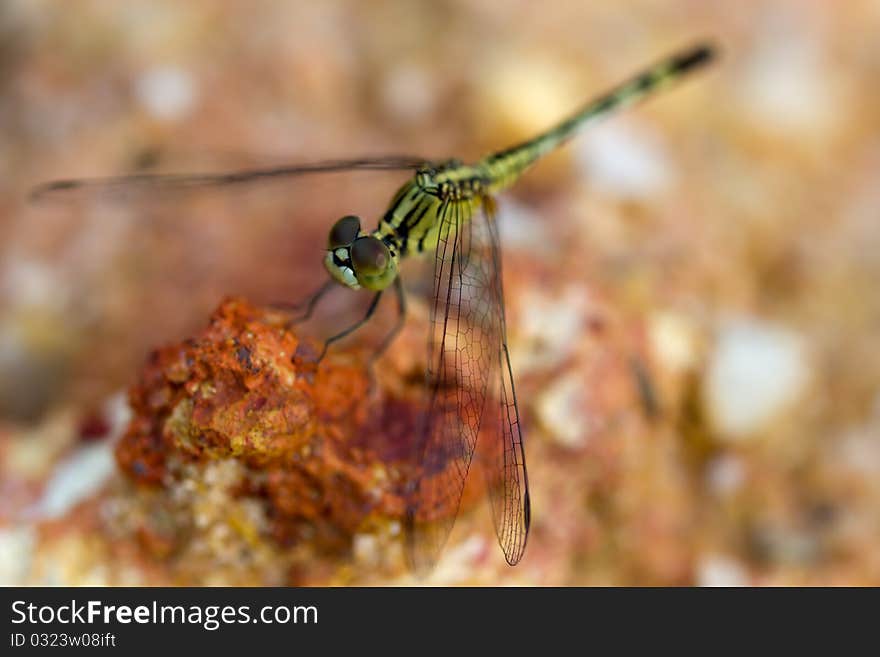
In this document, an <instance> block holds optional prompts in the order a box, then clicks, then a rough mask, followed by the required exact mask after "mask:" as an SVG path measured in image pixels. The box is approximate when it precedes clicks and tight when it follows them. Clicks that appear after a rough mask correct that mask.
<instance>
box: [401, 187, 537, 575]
mask: <svg viewBox="0 0 880 657" xmlns="http://www.w3.org/2000/svg"><path fill="white" fill-rule="evenodd" d="M471 214H472V211H471V206H470V205H469V204H467V203H450V204H449V205H448V206H447V207H445V208H444V209H443V210H442V211H441V213H440V220H441V227H440V240H439V242H438V245H437V250H436V253H435V264H434V292H433V299H432V304H431V317H430V321H431V333H430V336H429V343H428V351H429V357H428V371H427V376H426V384H427V389H428V392H429V402H428V407H427V410H426V412H425V414H424V421H423V422H422V423H421V425H420V427H419V430H418V433H417V439H416V467H417V468H418V476H417V477H416V479H415V480H414V484H413V487H412V491H411V495H410V499H409V501H408V507H409V508H408V512H407V536H408V540H407V547H408V553H409V556H410V560H411V562H412V565H413V566H414V568H415V569H416V571H421V572H424V571H426V570H428V569H430V568H431V567H432V566H433V564H434V563H435V561H436V560H437V558H438V556H439V554H440V551H441V550H442V548H443V546H444V544H445V543H446V540H447V538H448V536H449V533H450V532H451V531H452V527H453V524H454V522H455V517H456V515H457V513H458V507H459V505H460V503H461V497H462V492H463V490H464V486H465V482H466V479H467V474H468V471H469V469H470V465H471V463H472V460H473V456H474V452H475V450H476V449H477V442H478V438H480V439H481V440H487V441H489V447H490V452H491V453H493V454H494V458H491V459H490V461H491V468H490V474H489V476H488V480H489V484H490V489H491V490H492V497H493V500H498V501H497V502H493V515H494V516H495V518H496V528H497V530H498V534H499V539H500V540H501V543H502V547H503V548H504V550H505V555H506V556H507V559H508V561H510V562H511V563H515V561H516V560H517V559H518V558H519V556H520V555H521V553H522V547H523V546H524V543H525V537H524V534H525V531H526V530H527V525H528V511H527V504H528V494H527V492H525V486H526V483H525V464H524V461H523V459H522V439H521V435H520V433H519V421H518V416H517V413H516V403H515V400H514V398H513V388H512V385H511V380H510V370H509V367H508V366H507V361H506V353H507V352H506V348H505V347H504V317H503V306H502V305H501V303H502V301H501V296H500V295H501V284H500V278H499V274H500V270H499V264H500V260H499V253H498V245H497V237H498V235H497V231H496V230H495V228H494V224H493V223H492V222H493V220H494V217H493V216H492V215H491V213H477V214H476V215H475V216H474V217H472V216H471ZM502 362H503V363H504V372H503V377H502V371H501V366H502ZM502 418H504V421H503V422H502ZM502 440H504V441H507V443H506V444H505V446H503V447H502V446H501V443H500V441H502ZM517 455H518V456H517ZM517 492H519V496H518V497H517ZM524 505H525V506H524ZM516 507H519V509H520V511H519V514H520V518H519V519H517V518H516V514H515V513H514V509H515V508H516ZM524 508H525V509H526V511H523V510H522V509H524ZM520 535H521V536H520Z"/></svg>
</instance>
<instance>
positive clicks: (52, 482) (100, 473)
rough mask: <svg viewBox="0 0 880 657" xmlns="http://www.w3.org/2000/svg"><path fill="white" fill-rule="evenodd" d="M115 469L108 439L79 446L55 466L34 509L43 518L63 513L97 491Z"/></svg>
mask: <svg viewBox="0 0 880 657" xmlns="http://www.w3.org/2000/svg"><path fill="white" fill-rule="evenodd" d="M115 469H116V461H115V460H114V458H113V449H112V446H111V444H110V442H109V441H102V442H100V443H97V444H95V445H88V446H86V447H81V448H80V449H78V450H77V451H76V452H74V454H73V455H72V456H70V457H68V458H67V459H66V460H64V461H63V462H61V464H60V465H58V466H57V467H56V468H55V470H54V472H53V473H52V476H51V477H50V478H49V482H48V483H47V484H46V490H45V491H44V493H43V497H42V498H41V499H40V501H39V502H38V504H37V512H38V513H39V514H40V516H42V517H44V518H57V517H60V516H62V515H64V514H65V513H67V511H68V510H70V509H71V508H73V507H74V506H75V505H76V504H78V503H79V502H81V501H83V500H84V499H86V498H87V497H89V496H90V495H92V494H93V493H95V492H97V491H98V489H100V488H101V486H103V485H104V482H105V481H106V480H107V479H108V478H109V477H110V475H111V474H113V472H114V470H115Z"/></svg>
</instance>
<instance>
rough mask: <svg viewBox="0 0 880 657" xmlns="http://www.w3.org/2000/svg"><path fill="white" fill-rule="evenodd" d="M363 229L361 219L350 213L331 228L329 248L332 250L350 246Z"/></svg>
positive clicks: (328, 241)
mask: <svg viewBox="0 0 880 657" xmlns="http://www.w3.org/2000/svg"><path fill="white" fill-rule="evenodd" d="M360 230H361V220H360V218H359V217H355V216H354V215H352V214H350V215H347V216H345V217H343V218H342V219H340V220H339V221H337V222H336V223H335V224H333V228H331V229H330V237H329V238H328V240H327V248H328V249H330V250H331V251H332V250H333V249H338V248H339V247H342V246H348V245H349V244H351V243H352V242H354V241H355V240H356V239H357V236H358V233H359V232H360Z"/></svg>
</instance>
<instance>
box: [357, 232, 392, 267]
mask: <svg viewBox="0 0 880 657" xmlns="http://www.w3.org/2000/svg"><path fill="white" fill-rule="evenodd" d="M390 260H391V253H390V252H389V251H388V247H387V246H385V245H384V244H383V243H382V242H381V241H380V240H377V239H376V238H375V237H362V238H360V239H358V240H355V242H354V244H352V245H351V262H352V264H354V269H355V271H356V272H357V273H358V274H363V275H367V276H375V275H377V274H381V273H382V272H384V271H385V270H386V269H387V267H388V262H389V261H390Z"/></svg>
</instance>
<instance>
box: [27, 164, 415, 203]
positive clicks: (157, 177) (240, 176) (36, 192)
mask: <svg viewBox="0 0 880 657" xmlns="http://www.w3.org/2000/svg"><path fill="white" fill-rule="evenodd" d="M425 163H426V160H425V159H424V158H418V157H406V156H389V157H378V158H362V159H352V160H328V161H324V162H312V163H307V164H298V165H283V166H277V167H269V168H257V169H243V170H240V171H228V172H224V173H208V174H133V175H128V176H116V177H110V178H81V179H72V180H53V181H50V182H47V183H44V184H42V185H39V186H37V187H35V188H34V189H33V190H32V191H31V193H30V199H31V201H34V202H39V201H47V200H55V199H61V198H63V197H65V196H67V195H70V194H75V193H83V192H85V193H97V194H105V195H108V196H114V195H120V196H127V195H130V194H138V193H150V194H152V193H156V192H174V191H181V190H187V189H192V188H194V187H220V186H227V185H244V184H248V183H253V182H257V181H262V180H269V179H279V178H288V177H294V176H303V175H310V174H316V173H333V172H341V171H353V170H383V171H389V170H391V171H412V170H415V169H418V168H419V167H421V166H423V165H424V164H425Z"/></svg>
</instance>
